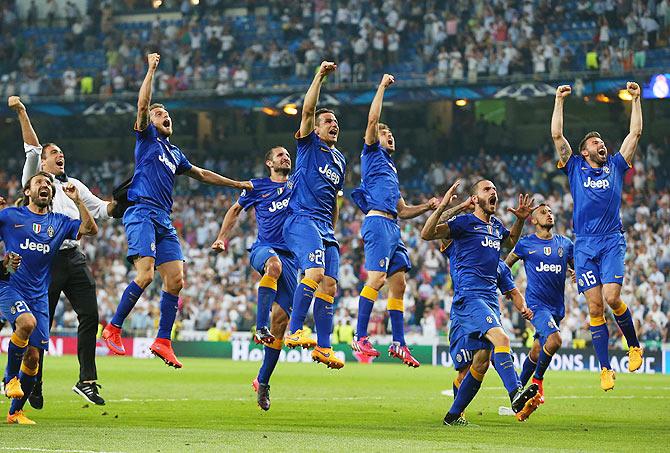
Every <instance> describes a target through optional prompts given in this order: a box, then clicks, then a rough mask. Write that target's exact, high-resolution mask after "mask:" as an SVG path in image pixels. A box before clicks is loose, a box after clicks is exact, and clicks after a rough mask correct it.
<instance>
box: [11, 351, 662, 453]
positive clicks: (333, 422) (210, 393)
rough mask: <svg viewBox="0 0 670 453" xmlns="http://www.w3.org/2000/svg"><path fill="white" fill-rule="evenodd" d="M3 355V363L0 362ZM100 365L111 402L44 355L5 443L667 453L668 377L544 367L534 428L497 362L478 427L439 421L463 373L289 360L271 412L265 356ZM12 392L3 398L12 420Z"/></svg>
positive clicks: (63, 363)
mask: <svg viewBox="0 0 670 453" xmlns="http://www.w3.org/2000/svg"><path fill="white" fill-rule="evenodd" d="M2 360H3V363H4V360H5V357H2ZM184 364H185V368H184V369H182V370H178V371H177V370H173V369H170V368H167V367H166V366H165V365H163V363H162V362H159V361H158V360H140V359H132V358H116V357H109V358H108V357H105V358H100V359H98V371H99V375H100V378H101V379H100V382H101V383H102V385H104V388H103V389H102V392H101V394H102V395H103V396H104V397H105V398H106V399H107V405H106V406H103V407H98V406H90V407H89V406H86V405H85V404H84V400H82V399H81V398H80V397H79V396H77V395H75V394H74V393H73V392H72V390H71V387H72V385H73V384H74V382H75V381H76V378H77V365H76V359H75V358H74V357H62V358H47V362H46V366H45V369H46V370H47V371H46V374H47V376H46V379H47V380H46V383H45V407H44V409H43V410H42V411H36V410H30V408H28V409H29V412H28V415H29V416H30V417H31V418H33V420H35V421H36V422H37V423H38V424H37V425H36V426H17V425H4V424H3V425H1V427H0V450H2V451H76V452H88V451H146V452H159V451H160V452H167V451H193V452H201V451H221V450H237V451H240V450H244V451H250V450H252V449H253V450H255V451H260V452H268V453H274V452H276V451H294V450H295V451H315V450H321V451H324V450H330V451H345V450H349V451H361V452H369V451H400V450H404V451H447V450H448V451H463V450H464V449H467V450H468V451H469V450H479V451H492V450H497V451H499V450H508V451H509V450H510V449H511V448H515V449H520V448H522V449H523V450H524V451H528V450H537V451H548V450H554V451H557V450H564V451H567V450H570V451H585V450H590V451H633V450H636V451H638V452H647V451H668V449H670V434H669V433H670V428H669V427H670V376H661V375H652V376H647V375H624V374H620V375H619V376H618V379H617V386H616V388H615V390H614V391H613V392H609V393H607V394H605V393H604V392H602V391H601V390H600V389H599V386H598V384H599V381H598V376H597V375H596V374H591V373H584V372H579V373H578V372H574V373H571V372H554V373H551V372H549V373H548V376H547V382H546V384H545V392H546V394H547V403H546V404H544V405H543V406H542V407H541V408H540V409H539V410H538V412H536V413H535V414H534V415H533V416H532V417H531V419H530V420H528V421H527V422H525V423H519V422H517V421H516V420H515V419H514V418H513V417H501V416H499V415H498V413H497V412H498V407H499V406H501V405H509V400H508V399H507V397H506V395H505V391H504V389H503V387H502V384H501V382H500V380H499V379H498V377H497V375H496V374H495V372H494V371H493V370H490V373H489V374H488V376H487V378H486V380H485V381H484V387H483V388H482V390H481V391H480V393H479V395H478V396H477V398H476V399H475V401H474V402H473V404H472V405H471V406H470V408H469V409H468V412H467V417H468V419H469V420H470V421H471V422H473V423H476V424H478V425H479V427H478V428H477V427H467V428H455V427H445V426H442V424H441V423H442V417H443V416H444V413H445V412H446V410H447V409H448V408H449V405H450V403H451V397H449V396H444V395H442V394H441V392H442V390H445V389H451V380H452V379H453V377H454V372H453V371H452V370H448V369H445V368H438V367H431V366H424V367H421V368H418V369H409V368H406V367H403V366H401V365H391V364H375V365H359V364H351V363H350V364H347V366H346V367H345V368H344V369H343V370H340V371H331V370H327V369H326V368H325V367H323V366H321V365H318V366H317V365H316V364H299V363H279V364H278V366H277V369H276V371H275V376H274V377H273V380H272V382H271V385H272V391H271V396H272V408H271V409H270V411H269V412H267V413H266V412H262V411H261V410H260V409H259V408H258V407H257V406H256V402H255V394H254V393H253V391H252V389H251V385H250V382H251V380H252V378H253V377H254V376H255V374H256V372H257V369H258V363H249V362H233V361H230V360H216V359H192V358H186V359H184ZM7 409H8V400H3V401H2V402H1V403H0V411H2V414H6V412H7Z"/></svg>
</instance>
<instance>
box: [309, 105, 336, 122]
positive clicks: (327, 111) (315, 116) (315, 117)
mask: <svg viewBox="0 0 670 453" xmlns="http://www.w3.org/2000/svg"><path fill="white" fill-rule="evenodd" d="M324 113H332V114H333V115H335V112H334V111H333V110H330V109H326V108H320V109H318V110H317V111H316V112H314V123H315V124H319V117H320V116H321V115H323V114H324Z"/></svg>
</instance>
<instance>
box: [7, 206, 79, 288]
mask: <svg viewBox="0 0 670 453" xmlns="http://www.w3.org/2000/svg"><path fill="white" fill-rule="evenodd" d="M79 225H81V220H78V219H71V218H70V217H68V216H66V215H63V214H57V213H55V212H49V213H47V214H43V215H40V214H35V213H34V212H32V211H30V210H29V209H28V207H26V206H23V207H20V208H15V207H11V208H5V209H3V210H2V211H0V239H1V240H2V241H3V242H4V243H5V251H7V252H14V253H18V254H19V255H21V265H20V266H19V268H18V269H17V271H16V272H14V273H13V274H11V276H10V277H9V281H0V286H4V285H10V286H11V287H12V288H14V289H15V290H16V291H18V292H19V294H21V295H22V296H23V297H25V298H27V299H38V298H42V297H46V296H47V294H48V292H49V282H50V280H51V262H52V261H53V258H54V257H55V255H56V253H58V249H60V246H61V245H62V244H63V241H64V240H65V239H77V233H78V232H79Z"/></svg>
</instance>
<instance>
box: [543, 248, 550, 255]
mask: <svg viewBox="0 0 670 453" xmlns="http://www.w3.org/2000/svg"><path fill="white" fill-rule="evenodd" d="M544 254H545V255H547V256H549V255H551V247H545V248H544Z"/></svg>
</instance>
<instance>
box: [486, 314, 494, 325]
mask: <svg viewBox="0 0 670 453" xmlns="http://www.w3.org/2000/svg"><path fill="white" fill-rule="evenodd" d="M486 322H488V323H489V324H493V316H487V317H486Z"/></svg>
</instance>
